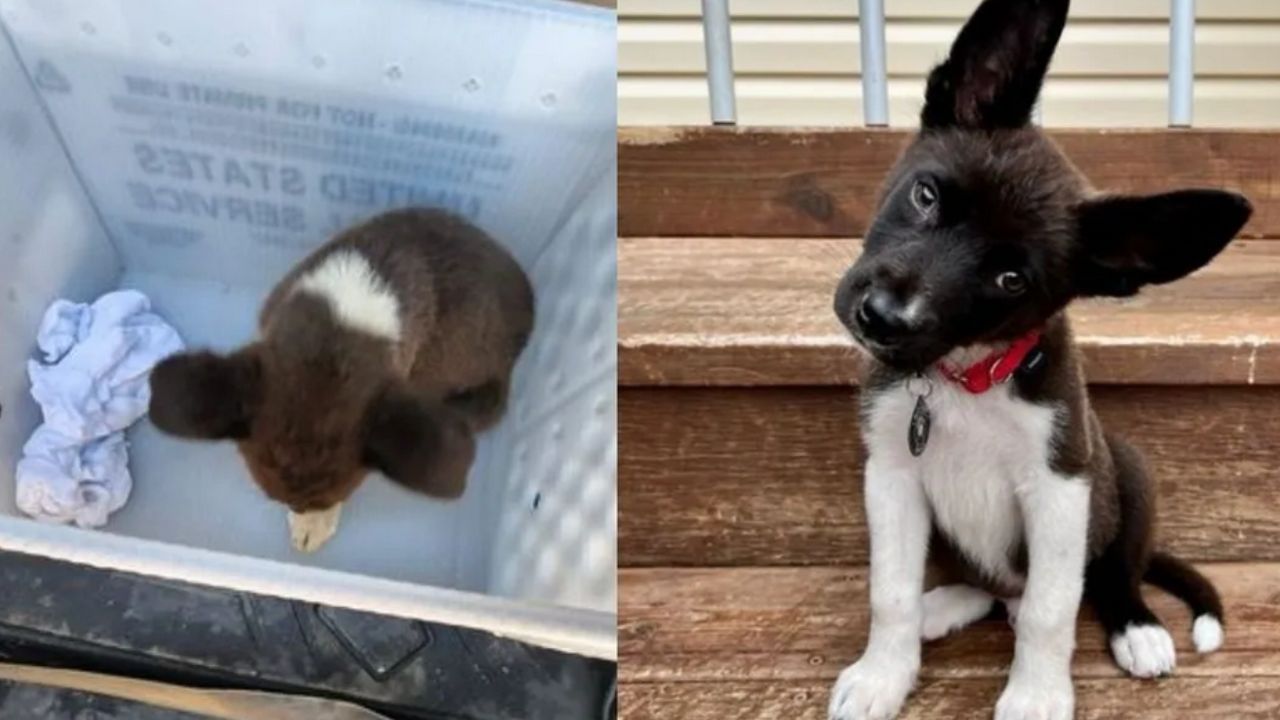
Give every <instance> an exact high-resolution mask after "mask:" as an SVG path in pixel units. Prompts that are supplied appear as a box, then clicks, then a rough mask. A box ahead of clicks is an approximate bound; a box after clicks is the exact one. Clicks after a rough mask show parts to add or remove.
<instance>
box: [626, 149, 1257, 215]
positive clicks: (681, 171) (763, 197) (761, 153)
mask: <svg viewBox="0 0 1280 720" xmlns="http://www.w3.org/2000/svg"><path fill="white" fill-rule="evenodd" d="M1049 134H1050V136H1051V137H1053V138H1054V140H1056V141H1057V142H1058V144H1059V145H1060V146H1061V147H1062V149H1063V150H1064V151H1065V152H1066V154H1067V156H1068V157H1069V158H1070V159H1071V160H1072V161H1073V162H1074V163H1075V164H1076V166H1077V167H1079V168H1080V170H1081V171H1083V172H1084V174H1085V175H1086V176H1088V177H1089V179H1090V180H1091V181H1092V182H1093V184H1094V185H1095V186H1096V187H1098V188H1099V189H1102V190H1105V191H1113V192H1122V191H1132V192H1158V191H1163V190H1169V189H1173V188H1176V187H1196V186H1200V187H1227V188H1234V189H1236V190H1239V191H1241V192H1243V193H1244V194H1245V195H1247V196H1248V197H1249V199H1250V200H1252V201H1253V203H1254V208H1255V212H1254V217H1253V219H1252V220H1251V221H1250V222H1249V225H1248V226H1246V227H1245V230H1244V235H1245V236H1246V237H1280V183H1277V182H1276V176H1277V172H1280V171H1278V170H1277V164H1276V158H1278V157H1280V131H1274V130H1266V131H1243V130H1164V129H1159V130H1054V131H1051V132H1050V133H1049ZM909 137H910V133H909V132H907V131H905V130H866V129H835V128H832V129H816V128H804V129H796V128H733V127H712V128H707V127H675V128H672V127H653V128H649V127H645V128H639V127H636V128H620V129H619V131H618V197H619V198H621V200H622V202H621V204H620V207H619V208H618V227H619V232H620V233H621V234H622V235H623V236H626V237H647V236H658V235H661V236H764V237H795V236H825V237H857V236H860V235H862V234H864V233H865V232H866V229H867V226H868V223H869V221H870V219H871V215H872V213H873V208H874V204H875V200H876V195H877V193H878V192H879V189H880V184H881V183H882V182H883V180H884V176H885V173H886V171H887V170H888V169H889V167H890V166H891V165H892V164H893V162H894V160H895V159H896V158H897V156H898V153H899V152H901V150H902V148H903V146H904V145H905V144H906V142H907V140H908V138H909Z"/></svg>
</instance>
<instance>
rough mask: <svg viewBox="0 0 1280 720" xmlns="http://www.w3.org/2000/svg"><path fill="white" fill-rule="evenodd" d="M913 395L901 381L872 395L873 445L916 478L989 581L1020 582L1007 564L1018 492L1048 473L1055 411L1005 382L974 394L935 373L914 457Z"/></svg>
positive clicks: (1015, 538)
mask: <svg viewBox="0 0 1280 720" xmlns="http://www.w3.org/2000/svg"><path fill="white" fill-rule="evenodd" d="M915 389H917V390H918V389H919V388H915ZM916 401H917V398H916V396H915V395H913V394H911V393H909V392H907V389H906V388H905V387H904V386H898V387H895V388H892V389H889V390H886V391H884V392H882V393H881V394H880V395H879V396H878V397H876V398H875V399H874V400H873V401H872V405H871V411H870V415H869V418H868V419H869V422H868V427H867V428H866V436H867V444H868V446H869V449H870V451H871V452H872V453H874V454H876V455H877V456H878V457H884V458H887V459H890V460H891V462H893V463H894V465H895V466H896V467H899V468H901V469H902V470H903V471H904V474H906V475H910V476H911V477H913V478H914V479H915V480H916V481H917V482H919V483H920V484H921V486H922V487H923V489H924V494H925V497H926V498H927V499H928V502H929V505H930V508H931V511H932V515H933V518H934V522H935V524H936V525H937V526H938V527H939V528H940V529H941V530H942V531H944V532H945V533H946V534H947V536H948V537H949V538H950V539H951V540H952V542H953V543H954V544H955V545H956V546H957V547H958V548H959V549H960V550H961V551H962V552H963V553H964V554H965V556H966V557H967V558H968V559H969V560H970V561H971V562H973V563H974V564H976V565H977V566H978V567H980V568H981V569H983V570H984V571H985V572H986V573H987V574H988V575H990V576H991V577H992V578H993V579H997V580H1000V581H1002V582H1006V583H1009V584H1018V583H1020V581H1021V578H1020V577H1019V576H1018V573H1016V572H1015V570H1014V568H1013V563H1012V558H1013V556H1014V553H1015V550H1016V548H1017V547H1018V545H1019V544H1020V543H1021V541H1022V538H1023V524H1022V514H1021V512H1020V511H1019V506H1018V493H1019V492H1020V491H1022V490H1025V489H1026V488H1027V487H1028V486H1029V484H1030V483H1032V482H1034V481H1035V479H1036V478H1043V477H1046V474H1047V472H1048V458H1049V449H1050V444H1051V442H1052V440H1053V429H1054V413H1053V410H1051V409H1050V408H1046V407H1042V406H1038V405H1033V404H1031V403H1028V402H1025V401H1023V400H1021V399H1019V398H1017V397H1014V396H1013V394H1012V393H1011V388H1010V387H1009V386H1008V385H1000V386H997V387H995V388H993V389H991V390H989V391H987V392H985V393H982V394H980V395H973V394H970V393H968V392H966V391H965V390H964V389H962V388H960V387H958V386H956V385H954V384H953V383H950V382H948V381H946V380H943V379H940V378H934V380H933V388H932V391H931V392H930V393H929V395H928V397H927V398H926V400H925V402H926V404H927V405H928V408H929V413H930V416H931V427H930V432H929V441H928V443H927V444H926V445H925V448H924V452H923V453H922V454H921V455H920V456H919V457H914V456H912V454H911V452H910V449H909V445H908V441H907V433H908V426H909V424H910V422H911V416H912V412H913V410H914V408H915V405H916Z"/></svg>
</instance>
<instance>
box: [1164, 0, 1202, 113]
mask: <svg viewBox="0 0 1280 720" xmlns="http://www.w3.org/2000/svg"><path fill="white" fill-rule="evenodd" d="M1195 49H1196V0H1171V4H1170V6H1169V126H1170V127H1191V106H1192V98H1193V95H1194V87H1195V79H1196V64H1195Z"/></svg>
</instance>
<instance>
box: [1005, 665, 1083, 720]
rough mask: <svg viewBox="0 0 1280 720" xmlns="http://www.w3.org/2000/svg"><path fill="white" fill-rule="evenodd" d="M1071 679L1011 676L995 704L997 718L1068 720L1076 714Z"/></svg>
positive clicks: (1010, 719) (1013, 719) (1009, 719)
mask: <svg viewBox="0 0 1280 720" xmlns="http://www.w3.org/2000/svg"><path fill="white" fill-rule="evenodd" d="M1075 702H1076V698H1075V692H1074V691H1073V690H1072V689H1071V679H1070V678H1066V680H1065V681H1057V680H1050V679H1049V678H1047V677H1043V676H1041V677H1035V678H1027V679H1023V678H1019V677H1017V676H1016V675H1015V676H1014V677H1013V678H1010V680H1009V685H1008V686H1006V687H1005V689H1004V693H1003V694H1002V695H1001V696H1000V702H998V703H996V720H1071V717H1072V715H1073V714H1074V713H1075Z"/></svg>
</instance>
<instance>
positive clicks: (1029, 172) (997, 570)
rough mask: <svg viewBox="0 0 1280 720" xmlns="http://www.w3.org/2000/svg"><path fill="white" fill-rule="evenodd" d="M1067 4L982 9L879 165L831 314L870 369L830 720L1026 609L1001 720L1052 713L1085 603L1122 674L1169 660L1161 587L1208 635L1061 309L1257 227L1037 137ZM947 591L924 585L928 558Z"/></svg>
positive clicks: (1065, 709)
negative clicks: (858, 612) (850, 573)
mask: <svg viewBox="0 0 1280 720" xmlns="http://www.w3.org/2000/svg"><path fill="white" fill-rule="evenodd" d="M1067 5H1068V1H1067V0H986V1H985V2H983V3H982V4H981V5H980V6H979V7H978V9H977V11H976V12H975V14H974V15H973V17H972V18H971V19H970V20H969V21H968V23H967V24H966V25H965V27H964V29H963V30H961V32H960V35H959V37H958V38H957V40H956V42H955V44H954V46H953V47H952V49H951V52H950V55H949V56H948V58H947V59H946V60H945V61H944V62H943V63H942V64H941V65H939V66H938V67H937V68H935V69H934V70H933V72H932V74H931V75H930V76H929V81H928V89H927V91H926V104H925V107H924V110H923V113H922V117H921V120H922V128H921V131H920V133H919V135H917V136H916V137H915V138H914V140H913V141H912V143H911V144H910V145H909V146H908V147H907V149H906V150H905V152H904V153H903V155H902V157H901V158H900V160H899V161H898V163H897V165H896V167H895V168H894V169H893V170H892V172H891V173H890V176H889V178H888V181H887V183H886V185H885V189H884V191H883V196H882V198H881V199H880V201H879V206H878V210H877V216H876V218H875V220H874V222H873V223H872V225H871V228H870V229H869V231H868V232H867V237H866V243H865V247H864V251H863V254H862V256H861V257H860V258H859V259H858V260H857V262H856V263H855V264H854V265H853V267H852V268H851V269H849V271H848V272H847V274H846V275H845V276H844V278H843V279H842V280H841V282H840V285H839V289H838V290H837V293H836V298H835V311H836V314H837V315H838V316H839V318H840V320H841V322H843V323H844V325H845V326H846V327H847V328H848V329H849V331H850V333H851V334H852V335H853V337H854V339H855V340H856V341H857V343H858V344H859V345H861V346H862V347H863V348H864V349H865V350H866V351H867V352H868V354H869V355H870V356H871V358H872V367H871V369H870V372H869V376H868V377H867V379H866V380H865V382H864V384H863V391H862V406H863V417H864V441H865V443H866V446H867V449H868V459H867V464H866V477H865V485H866V493H865V497H866V510H867V522H868V525H869V527H870V535H871V568H870V571H871V575H870V587H871V618H872V619H871V629H870V635H869V639H868V641H867V647H866V649H865V651H864V654H863V655H862V658H861V659H860V660H859V661H858V662H857V663H855V664H854V665H852V666H850V667H849V668H847V669H845V670H844V672H843V673H841V675H840V678H839V680H838V681H837V682H836V685H835V688H834V690H833V693H832V697H831V703H830V711H829V713H830V716H831V717H832V718H833V719H837V720H865V719H868V718H890V717H893V716H895V715H897V713H898V712H899V710H900V709H901V708H902V706H903V702H904V700H905V699H906V697H907V695H908V693H909V692H910V691H911V689H912V686H913V684H914V683H915V680H916V674H917V671H918V670H919V667H920V644H921V641H922V640H932V639H935V638H939V637H942V636H943V635H945V634H947V633H949V632H952V631H954V630H957V629H959V628H961V627H963V626H965V625H967V624H969V623H971V622H973V621H975V620H978V619H979V618H982V617H983V616H985V615H986V614H987V613H988V612H989V611H990V610H991V608H992V607H993V605H994V603H995V602H996V600H997V599H1004V600H1005V602H1006V603H1007V605H1008V606H1009V610H1010V616H1011V618H1013V617H1014V615H1015V614H1016V624H1015V630H1016V635H1017V642H1016V646H1015V655H1014V661H1013V666H1012V668H1011V671H1010V677H1009V680H1008V684H1007V685H1006V687H1005V690H1004V692H1003V694H1002V695H1001V696H1000V699H999V701H998V703H997V705H996V711H995V717H996V718H997V719H998V720H1033V719H1034V720H1066V719H1067V718H1070V717H1071V716H1072V713H1073V708H1074V694H1073V689H1072V684H1071V657H1072V653H1073V650H1074V646H1075V627H1076V626H1075V622H1076V615H1077V611H1078V607H1079V604H1080V601H1081V597H1082V595H1083V596H1084V597H1085V598H1086V599H1087V600H1088V601H1089V602H1090V603H1091V604H1092V605H1093V606H1094V608H1095V609H1096V611H1097V614H1098V617H1099V619H1100V620H1101V622H1102V624H1103V626H1104V627H1105V629H1106V632H1107V635H1108V638H1109V640H1110V646H1111V651H1112V654H1113V656H1114V658H1115V661H1116V663H1117V664H1118V665H1120V667H1121V668H1123V669H1124V670H1125V671H1127V672H1128V673H1130V674H1131V675H1134V676H1137V677H1152V676H1157V675H1163V674H1166V673H1169V672H1171V671H1172V670H1173V669H1174V664H1175V657H1174V645H1173V640H1172V638H1171V637H1170V635H1169V633H1168V632H1167V631H1166V630H1165V628H1164V627H1163V626H1162V625H1161V623H1160V620H1159V619H1158V618H1156V616H1155V615H1154V614H1152V612H1151V610H1150V608H1148V606H1147V604H1146V603H1145V602H1144V601H1143V597H1142V593H1141V586H1142V584H1143V583H1144V582H1149V583H1152V584H1154V585H1156V586H1159V587H1162V588H1164V589H1165V590H1167V591H1169V592H1171V593H1173V594H1174V595H1176V596H1177V597H1179V598H1181V599H1182V600H1183V601H1185V602H1186V603H1187V604H1188V605H1189V606H1190V607H1191V610H1192V613H1193V614H1194V616H1195V621H1194V626H1193V635H1194V642H1195V647H1196V649H1197V651H1199V652H1202V653H1203V652H1211V651H1213V650H1216V649H1217V648H1218V647H1219V646H1220V645H1221V643H1222V638H1223V629H1222V621H1223V617H1222V604H1221V601H1220V600H1219V597H1218V594H1217V591H1216V590H1215V589H1214V587H1213V586H1212V585H1211V584H1210V583H1209V582H1208V580H1206V579H1205V578H1204V577H1203V576H1202V575H1201V574H1200V573H1198V572H1197V571H1196V570H1195V569H1194V568H1192V567H1191V566H1189V565H1187V564H1186V563H1184V562H1183V561H1181V560H1178V559H1177V558H1175V557H1172V556H1171V555H1168V554H1166V553H1162V552H1159V551H1155V550H1153V548H1152V544H1153V541H1152V535H1153V527H1154V521H1155V503H1154V500H1155V498H1154V486H1153V484H1152V483H1151V481H1150V480H1149V479H1148V477H1147V474H1146V471H1145V470H1144V468H1143V465H1142V461H1141V458H1140V457H1139V455H1138V454H1137V453H1136V452H1135V451H1134V450H1133V449H1132V448H1130V447H1129V446H1128V445H1127V444H1125V443H1124V442H1123V441H1122V440H1120V439H1119V438H1117V437H1115V436H1114V435H1109V434H1106V433H1104V432H1103V430H1102V427H1101V426H1100V424H1099V422H1098V418H1097V416H1096V415H1095V414H1094V412H1093V410H1092V409H1091V407H1090V405H1089V397H1088V394H1087V390H1086V386H1085V379H1084V375H1083V372H1082V369H1081V359H1080V355H1079V352H1078V350H1077V348H1076V347H1075V345H1074V343H1073V341H1072V336H1071V330H1070V328H1069V326H1068V322H1067V317H1066V315H1065V313H1064V308H1065V307H1066V305H1067V304H1068V303H1069V302H1070V301H1071V300H1072V299H1074V298H1077V297H1089V296H1118V297H1122V296H1129V295H1133V294H1134V293H1136V292H1138V290H1139V289H1140V288H1141V287H1142V286H1144V285H1147V284H1152V283H1157V284H1158V283H1166V282H1170V281H1173V280H1177V279H1178V278H1181V277H1183V276H1185V275H1187V274H1189V273H1191V272H1192V271H1194V270H1196V269H1197V268H1200V267H1201V266H1203V265H1205V264H1206V263H1208V262H1209V261H1210V260H1211V259H1212V258H1213V257H1214V256H1215V255H1216V254H1217V253H1218V252H1219V251H1220V250H1222V248H1223V247H1224V246H1225V245H1226V244H1227V243H1228V242H1230V240H1231V238H1232V237H1233V236H1234V235H1235V234H1236V233H1237V232H1238V231H1239V230H1240V228H1241V227H1242V226H1243V225H1244V223H1245V221H1246V220H1247V219H1248V217H1249V214H1250V206H1249V203H1248V202H1247V201H1246V200H1245V199H1244V198H1243V197H1241V196H1239V195H1236V194H1232V193H1227V192H1220V191H1214V190H1183V191H1178V192H1170V193H1166V194H1159V195H1147V196H1130V195H1107V194H1099V193H1097V192H1095V191H1093V190H1092V189H1091V188H1090V187H1089V185H1088V183H1087V182H1086V181H1085V180H1084V179H1083V178H1082V177H1081V176H1080V175H1079V174H1078V173H1077V171H1076V170H1075V168H1073V167H1072V165H1071V164H1070V163H1069V162H1068V161H1067V159H1066V158H1065V157H1064V156H1063V155H1062V154H1061V152H1060V151H1059V150H1058V149H1057V148H1056V147H1055V146H1054V144H1053V143H1052V142H1051V141H1050V140H1048V139H1047V138H1046V136H1045V135H1044V134H1043V133H1041V132H1040V131H1039V130H1038V129H1036V128H1035V127H1033V126H1032V125H1031V123H1030V115H1031V111H1032V107H1033V105H1034V104H1035V101H1036V97H1037V95H1038V93H1039V91H1040V86H1041V83H1042V82H1043V80H1044V75H1045V71H1046V69H1047V67H1048V65H1049V60H1050V57H1051V56H1052V54H1053V50H1054V48H1055V47H1056V45H1057V42H1058V38H1059V35H1060V34H1061V32H1062V28H1063V25H1064V23H1065V21H1066V16H1067ZM927 557H928V558H930V559H933V560H936V561H940V564H942V565H944V566H949V567H950V568H951V569H952V570H953V582H955V583H956V584H950V585H943V586H941V587H937V588H935V589H933V590H930V591H928V592H925V591H924V582H925V564H926V558H927Z"/></svg>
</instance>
